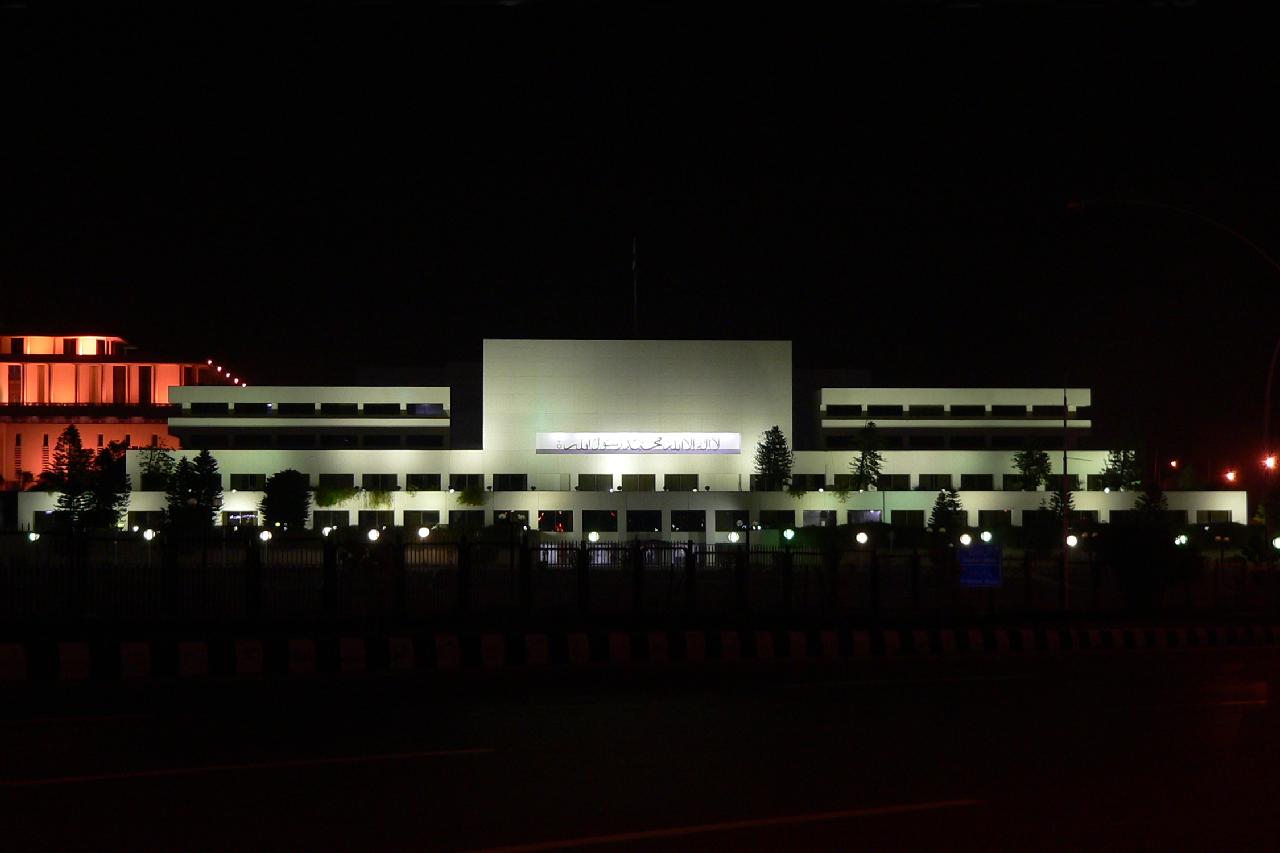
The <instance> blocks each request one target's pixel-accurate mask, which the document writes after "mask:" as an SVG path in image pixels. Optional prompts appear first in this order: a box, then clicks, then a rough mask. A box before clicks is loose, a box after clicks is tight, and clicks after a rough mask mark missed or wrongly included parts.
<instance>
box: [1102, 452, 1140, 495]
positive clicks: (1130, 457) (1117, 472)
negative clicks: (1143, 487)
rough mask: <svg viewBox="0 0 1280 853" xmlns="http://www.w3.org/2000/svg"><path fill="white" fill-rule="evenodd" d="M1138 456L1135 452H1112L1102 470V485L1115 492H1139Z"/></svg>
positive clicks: (1109, 453) (1108, 454)
mask: <svg viewBox="0 0 1280 853" xmlns="http://www.w3.org/2000/svg"><path fill="white" fill-rule="evenodd" d="M1139 479H1140V478H1139V477H1138V454H1137V453H1136V452H1135V451H1133V450H1111V451H1108V453H1107V464H1106V466H1105V467H1103V469H1102V485H1103V486H1104V487H1105V488H1108V489H1110V490H1111V491H1113V492H1119V491H1124V490H1126V489H1128V490H1129V491H1137V489H1138V487H1139V485H1140V484H1139Z"/></svg>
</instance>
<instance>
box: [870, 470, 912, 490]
mask: <svg viewBox="0 0 1280 853" xmlns="http://www.w3.org/2000/svg"><path fill="white" fill-rule="evenodd" d="M876 488H877V489H878V490H880V491H882V492H905V491H908V490H909V489H910V488H911V475H910V474H881V475H880V476H879V477H878V478H877V479H876Z"/></svg>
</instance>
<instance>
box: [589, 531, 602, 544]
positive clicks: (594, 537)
mask: <svg viewBox="0 0 1280 853" xmlns="http://www.w3.org/2000/svg"><path fill="white" fill-rule="evenodd" d="M587 541H588V542H599V541H600V534H599V533H596V532H595V531H594V530H593V531H591V532H590V533H588V534H587Z"/></svg>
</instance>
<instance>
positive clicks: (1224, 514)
mask: <svg viewBox="0 0 1280 853" xmlns="http://www.w3.org/2000/svg"><path fill="white" fill-rule="evenodd" d="M1111 514H1112V515H1115V513H1114V512H1113V513H1111ZM1230 523H1231V510H1229V509H1198V510H1196V524H1230Z"/></svg>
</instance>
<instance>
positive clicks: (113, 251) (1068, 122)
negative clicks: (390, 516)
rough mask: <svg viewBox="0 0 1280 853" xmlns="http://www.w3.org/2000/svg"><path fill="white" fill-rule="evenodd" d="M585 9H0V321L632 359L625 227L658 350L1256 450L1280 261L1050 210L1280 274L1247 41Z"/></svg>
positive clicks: (919, 14)
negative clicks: (1043, 389) (994, 389)
mask: <svg viewBox="0 0 1280 853" xmlns="http://www.w3.org/2000/svg"><path fill="white" fill-rule="evenodd" d="M227 8H233V11H226V9H227ZM608 8H609V10H610V13H609V15H608V16H607V17H606V16H605V14H604V13H603V12H601V11H599V10H598V9H596V8H595V7H592V6H579V5H561V4H532V5H526V6H523V7H515V8H509V7H503V6H497V5H485V4H481V5H478V6H470V5H461V6H448V7H436V8H428V9H427V10H425V11H421V10H419V9H418V8H417V7H409V6H399V5H394V4H390V5H377V4H368V5H362V4H343V3H329V4H309V5H301V6H297V7H294V11H292V12H289V13H287V14H281V15H279V16H277V17H273V18H264V17H261V16H259V15H250V14H249V13H248V12H247V11H245V10H243V9H241V8H239V7H222V6H218V5H214V4H206V5H202V6H199V7H197V10H196V11H194V12H186V13H183V14H182V15H180V16H173V15H168V16H160V15H156V14H146V13H143V12H139V11H137V9H136V8H135V7H130V6H121V7H111V8H109V9H107V10H99V11H97V12H95V13H93V15H92V16H90V17H80V16H79V15H83V12H76V13H74V14H73V12H72V11H70V10H68V9H65V8H62V7H58V6H53V7H39V8H34V9H28V8H23V7H14V8H8V9H5V10H3V11H0V33H2V34H0V54H2V57H0V71H2V72H3V79H4V80H5V84H4V90H5V96H4V103H3V107H2V109H3V119H0V128H2V129H0V154H2V155H3V162H4V168H3V170H2V171H0V289H2V290H3V293H4V299H3V302H2V303H0V318H2V319H3V323H0V325H3V326H4V327H5V328H6V329H7V328H9V327H13V328H14V329H18V327H23V328H27V327H30V326H32V325H38V326H39V327H42V328H52V329H67V330H70V331H78V330H81V329H92V330H103V331H108V332H111V331H115V330H122V331H123V333H124V334H126V335H127V336H128V337H131V338H132V339H134V340H135V341H136V342H138V343H140V344H142V345H144V346H146V347H148V348H153V349H162V350H166V351H178V352H184V353H187V354H189V355H192V356H195V357H198V358H203V357H205V356H206V354H208V355H212V356H216V357H218V358H220V359H224V360H225V361H227V362H228V363H229V364H231V365H232V366H234V367H235V368H236V369H237V370H238V371H239V372H241V373H242V374H243V375H244V376H246V377H248V378H249V379H250V381H251V382H259V383H261V382H267V381H275V380H285V379H293V380H303V381H324V379H325V375H326V368H331V367H333V366H335V365H342V364H359V365H365V364H367V365H371V366H372V365H382V364H391V365H437V364H441V363H444V362H446V361H450V360H466V359H470V358H474V357H476V356H477V355H478V352H479V341H480V338H481V337H483V336H541V337H621V336H627V335H629V334H630V325H631V318H630V300H631V291H630V242H631V238H632V235H637V236H638V238H639V241H640V278H641V296H640V302H641V323H642V333H643V334H644V335H645V336H652V337H770V338H792V339H794V340H795V341H796V354H797V360H798V361H799V362H800V363H802V364H806V365H811V366H848V367H863V368H869V369H871V370H872V371H873V376H874V379H875V380H876V381H877V382H878V383H881V384H898V383H902V384H938V385H947V384H970V383H973V384H1001V383H1014V384H1054V383H1058V382H1061V381H1062V378H1063V372H1064V368H1066V370H1067V378H1068V381H1070V382H1071V383H1072V384H1085V385H1091V386H1092V387H1094V388H1095V389H1096V402H1097V404H1098V405H1097V408H1098V409H1100V410H1101V411H1100V412H1099V414H1100V415H1101V419H1100V422H1099V427H1100V429H1101V431H1102V432H1103V433H1104V435H1105V434H1114V435H1117V436H1119V435H1122V434H1126V433H1127V434H1133V435H1135V436H1136V435H1143V436H1146V437H1147V438H1148V440H1149V441H1150V442H1151V443H1153V444H1154V445H1156V446H1158V447H1160V448H1161V449H1162V450H1163V452H1175V451H1176V452H1178V453H1188V454H1191V453H1193V451H1194V455H1198V456H1200V457H1205V456H1207V455H1208V454H1210V453H1212V454H1214V459H1215V462H1216V461H1218V460H1222V459H1225V458H1227V457H1228V456H1230V455H1231V454H1232V453H1234V454H1235V458H1237V459H1238V460H1239V461H1241V462H1243V461H1245V460H1247V459H1248V458H1250V456H1251V455H1252V454H1254V453H1255V452H1256V451H1257V449H1258V445H1259V437H1260V432H1261V425H1260V421H1261V395H1262V390H1263V384H1264V382H1263V380H1264V377H1265V373H1266V367H1267V359H1268V357H1269V355H1270V351H1271V347H1272V345H1273V344H1274V342H1275V339H1276V337H1275V336H1276V334H1277V333H1278V332H1280V328H1277V324H1275V323H1272V322H1270V321H1269V318H1270V317H1271V316H1274V315H1275V314H1276V312H1277V310H1280V273H1277V272H1276V271H1274V270H1272V269H1270V268H1268V267H1267V266H1266V265H1265V264H1263V263H1262V262H1261V261H1259V260H1257V259H1256V258H1255V257H1254V256H1252V255H1251V254H1250V253H1249V251H1248V250H1247V249H1245V248H1244V247H1243V246H1241V245H1239V244H1236V243H1233V242H1231V241H1230V239H1229V238H1225V237H1224V236H1222V235H1221V234H1219V233H1217V232H1215V231H1213V230H1211V229H1208V228H1206V227H1205V226H1203V225H1201V224H1199V223H1196V222H1194V221H1190V220H1184V219H1180V218H1178V217H1177V216H1176V215H1174V214H1167V213H1164V212H1161V211H1158V210H1139V209H1125V208H1119V209H1106V210H1097V211H1094V212H1090V213H1088V214H1086V215H1083V216H1080V215H1071V214H1068V213H1067V212H1066V210H1065V202H1066V201H1067V200H1068V199H1072V198H1078V197H1097V196H1108V197H1126V198H1141V199H1147V200H1152V201H1158V202H1165V203H1172V204H1179V205H1186V206H1189V207H1194V208H1196V209H1197V210H1201V211H1203V212H1204V213H1206V214H1209V215H1212V216H1216V217H1219V218H1221V219H1223V220H1225V221H1227V222H1229V223H1230V224H1232V225H1233V226H1236V227H1238V228H1240V229H1242V230H1243V231H1245V232H1247V233H1248V234H1249V235H1251V236H1252V237H1253V238H1254V239H1255V240H1257V241H1258V242H1259V243H1261V244H1262V245H1263V246H1266V247H1268V248H1270V249H1271V250H1272V251H1274V252H1276V253H1280V233H1277V230H1278V229H1277V227H1278V226H1280V209H1278V206H1277V201H1280V183H1278V181H1277V179H1278V177H1280V175H1278V169H1277V159H1276V152H1277V151H1278V150H1280V148H1278V147H1277V142H1278V141H1280V140H1277V138H1276V133H1275V132H1274V131H1273V130H1272V128H1271V127H1270V124H1271V122H1270V121H1269V117H1268V113H1271V112H1274V92H1275V91H1277V89H1276V83H1277V79H1276V78H1277V76H1278V75H1277V73H1276V71H1277V69H1276V68H1275V66H1274V64H1272V62H1271V61H1270V56H1271V54H1272V53H1273V50H1272V48H1271V47H1270V46H1269V45H1267V44H1266V43H1265V42H1264V41H1263V39H1262V36H1265V35H1266V32H1265V28H1259V27H1253V28H1251V27H1249V26H1248V25H1246V23H1244V22H1238V21H1232V20H1230V19H1229V18H1228V17H1227V15H1226V14H1225V13H1224V12H1221V11H1214V10H1212V9H1205V8H1202V7H1192V8H1177V9H1174V8H1168V9H1162V8H1158V9H1146V10H1137V11H1135V10H1133V9H1125V10H1122V11H1116V10H1114V9H1109V8H1095V9H946V8H913V9H910V10H907V11H902V10H894V9H890V8H886V7H881V8H879V9H878V10H876V11H874V12H863V13H862V14H861V15H860V16H857V17H848V18H832V17H830V16H829V14H828V12H827V10H826V8H825V7H822V6H806V5H799V6H787V5H783V4H780V5H776V6H774V7H762V9H750V10H749V9H747V7H746V6H742V7H738V6H734V5H728V4H725V5H715V6H711V7H701V8H700V10H699V11H697V12H693V11H690V10H689V9H687V8H686V7H685V6H683V5H671V6H642V5H635V4H621V5H613V6H609V7H608ZM1251 33H1257V34H1258V35H1256V36H1255V35H1253V34H1251ZM317 349H318V350H320V352H319V353H317V352H316V350H317ZM1278 396H1280V395H1278Z"/></svg>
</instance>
